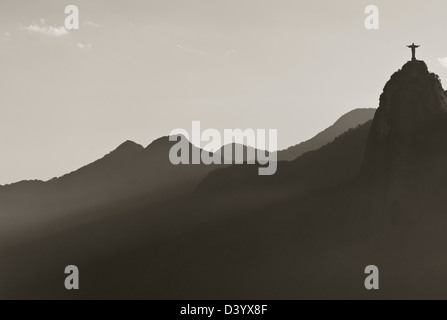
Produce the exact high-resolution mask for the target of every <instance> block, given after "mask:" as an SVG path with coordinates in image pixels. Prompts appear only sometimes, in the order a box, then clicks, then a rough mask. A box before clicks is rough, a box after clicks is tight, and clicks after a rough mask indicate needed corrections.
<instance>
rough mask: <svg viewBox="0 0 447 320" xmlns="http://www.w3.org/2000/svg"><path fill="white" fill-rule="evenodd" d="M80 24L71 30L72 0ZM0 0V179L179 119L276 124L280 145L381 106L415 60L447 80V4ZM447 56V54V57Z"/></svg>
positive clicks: (150, 134) (82, 160) (72, 163)
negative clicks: (369, 19) (374, 17)
mask: <svg viewBox="0 0 447 320" xmlns="http://www.w3.org/2000/svg"><path fill="white" fill-rule="evenodd" d="M70 4H71V5H77V6H78V7H79V10H80V19H81V26H80V30H77V31H67V30H65V29H64V27H63V26H64V20H65V17H66V15H65V13H64V9H65V6H66V5H70ZM369 4H371V1H362V0H360V1H352V0H337V1H332V0H304V1H303V0H300V1H297V0H275V1H273V0H268V1H267V0H126V1H118V0H72V1H64V0H0V150H1V151H0V155H1V157H0V184H6V183H11V182H15V181H19V180H23V179H44V180H47V179H50V178H52V177H55V176H60V175H62V174H64V173H67V172H70V171H73V170H76V169H77V168H79V167H81V166H83V165H85V164H88V163H89V162H92V161H94V160H96V159H98V158H100V157H102V156H103V155H104V154H106V153H108V152H110V151H111V150H113V149H114V148H116V147H117V146H118V145H119V144H120V143H122V142H124V141H125V140H134V141H136V142H138V143H140V144H143V145H147V144H148V143H150V142H151V141H152V140H154V139H156V138H158V137H160V136H162V135H168V134H169V132H170V131H171V130H172V129H175V128H185V129H189V128H190V127H191V121H193V120H200V121H201V123H202V127H203V128H211V127H212V128H217V129H221V130H223V129H224V128H263V129H269V128H271V129H278V139H279V141H278V143H279V148H286V147H288V146H290V145H294V144H296V143H298V142H301V141H303V140H305V139H308V138H310V137H312V136H313V135H315V134H316V133H318V132H320V131H321V130H323V129H325V128H326V127H328V126H329V125H331V124H332V123H333V122H334V121H335V120H337V118H339V117H340V116H341V115H342V114H344V113H346V112H348V111H350V110H352V109H354V108H369V107H377V105H378V99H379V96H380V93H381V91H382V89H383V86H384V85H385V82H386V81H387V80H388V79H389V77H390V76H391V74H392V73H393V72H395V71H396V70H397V69H398V68H400V67H401V66H402V65H403V64H404V63H405V62H406V61H407V60H409V58H410V51H409V49H407V48H406V47H405V45H407V44H411V43H412V42H416V43H417V44H421V45H422V47H421V48H420V49H419V50H418V58H420V59H423V60H425V61H426V62H427V64H428V65H429V68H430V69H431V70H432V71H434V72H436V73H438V74H439V75H440V76H441V78H442V79H444V80H445V81H446V80H447V42H445V41H444V38H445V37H444V30H446V27H447V19H445V12H447V2H446V1H439V0H426V1H408V0H393V1H385V0H380V1H379V0H378V1H374V4H375V5H377V6H378V7H379V9H380V30H377V31H368V30H366V29H365V28H364V20H365V18H366V15H365V14H364V9H365V7H366V6H367V5H369ZM444 58H445V59H444Z"/></svg>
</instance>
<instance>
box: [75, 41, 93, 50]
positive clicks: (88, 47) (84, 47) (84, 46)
mask: <svg viewBox="0 0 447 320" xmlns="http://www.w3.org/2000/svg"><path fill="white" fill-rule="evenodd" d="M76 47H78V48H79V49H82V50H92V48H93V47H92V45H91V44H90V43H87V44H84V43H78V44H77V45H76Z"/></svg>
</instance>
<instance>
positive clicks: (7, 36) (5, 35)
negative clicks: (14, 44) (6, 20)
mask: <svg viewBox="0 0 447 320" xmlns="http://www.w3.org/2000/svg"><path fill="white" fill-rule="evenodd" d="M9 40H11V34H10V33H9V32H4V33H1V34H0V41H9Z"/></svg>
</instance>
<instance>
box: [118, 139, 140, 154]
mask: <svg viewBox="0 0 447 320" xmlns="http://www.w3.org/2000/svg"><path fill="white" fill-rule="evenodd" d="M141 150H144V148H143V146H141V145H139V144H138V143H136V142H133V141H130V140H127V141H126V142H124V143H122V144H120V145H119V146H118V148H116V149H115V151H113V152H112V153H116V152H119V153H123V152H125V153H127V152H138V151H141Z"/></svg>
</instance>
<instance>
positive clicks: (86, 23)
mask: <svg viewBox="0 0 447 320" xmlns="http://www.w3.org/2000/svg"><path fill="white" fill-rule="evenodd" d="M82 24H83V25H84V26H87V27H91V28H102V25H100V24H99V23H96V22H93V21H84V22H83V23H82Z"/></svg>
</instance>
